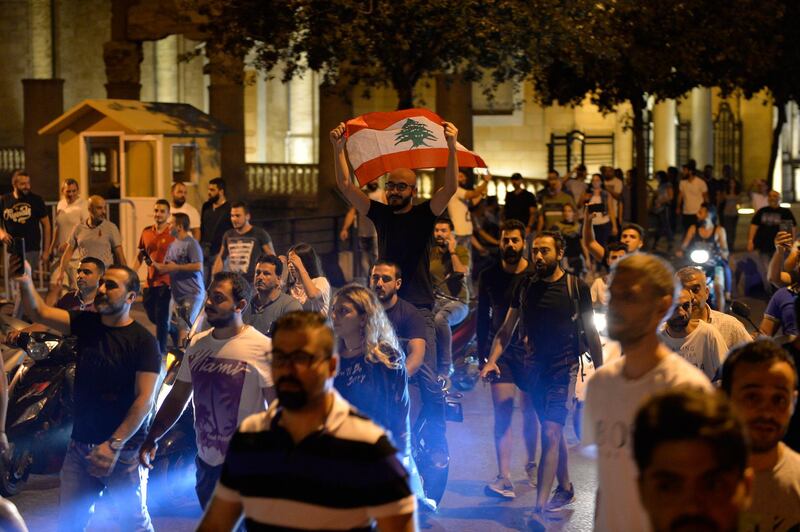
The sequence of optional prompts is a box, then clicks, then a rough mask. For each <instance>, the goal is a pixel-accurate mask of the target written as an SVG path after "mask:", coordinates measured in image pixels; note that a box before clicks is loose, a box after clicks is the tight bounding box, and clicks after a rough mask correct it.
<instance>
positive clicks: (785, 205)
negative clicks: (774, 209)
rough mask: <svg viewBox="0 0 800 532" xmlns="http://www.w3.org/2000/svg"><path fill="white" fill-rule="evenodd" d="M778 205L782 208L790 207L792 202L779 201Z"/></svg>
mask: <svg viewBox="0 0 800 532" xmlns="http://www.w3.org/2000/svg"><path fill="white" fill-rule="evenodd" d="M780 206H781V207H783V208H784V209H790V208H791V207H792V204H791V203H781V204H780Z"/></svg>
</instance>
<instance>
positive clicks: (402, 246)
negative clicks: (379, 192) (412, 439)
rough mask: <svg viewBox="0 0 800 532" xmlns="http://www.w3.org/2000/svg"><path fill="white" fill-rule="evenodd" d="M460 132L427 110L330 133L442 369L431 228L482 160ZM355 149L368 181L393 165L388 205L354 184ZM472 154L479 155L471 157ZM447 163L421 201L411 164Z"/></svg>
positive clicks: (339, 173)
mask: <svg viewBox="0 0 800 532" xmlns="http://www.w3.org/2000/svg"><path fill="white" fill-rule="evenodd" d="M442 136H443V137H444V139H442ZM457 137H458V129H456V127H455V126H454V125H453V124H451V123H449V122H444V121H442V120H441V118H439V117H438V116H437V115H435V114H434V113H432V112H430V111H426V110H424V109H409V110H405V111H397V112H394V113H370V114H368V115H364V116H362V117H358V118H356V119H354V120H350V121H349V122H348V123H347V125H345V124H339V126H338V127H337V128H336V129H334V130H333V131H331V133H330V140H331V143H332V144H333V148H334V159H335V160H334V166H335V169H336V184H337V185H338V187H339V190H340V191H341V192H342V194H343V195H344V196H345V198H346V199H347V201H348V202H350V205H352V206H353V207H355V209H356V210H357V211H358V213H359V214H361V215H366V216H367V217H368V218H369V219H370V220H372V222H373V223H374V224H375V229H376V231H377V234H378V249H379V257H380V258H381V259H383V260H388V261H391V262H394V263H395V264H397V265H398V266H400V268H401V271H402V272H403V276H404V279H403V285H402V287H401V288H400V292H399V295H400V297H402V298H403V299H405V300H407V301H409V302H410V303H412V304H413V305H414V306H415V307H416V308H417V309H419V311H420V313H421V314H422V316H423V317H424V319H425V324H426V352H425V361H426V364H427V365H428V366H429V367H430V368H431V369H433V371H436V344H435V339H436V333H435V328H434V316H433V306H434V302H435V301H434V296H433V282H432V280H431V274H430V270H429V262H430V245H431V235H432V233H433V227H434V225H435V222H436V219H437V218H438V217H439V216H440V215H441V214H442V213H443V212H444V210H445V209H446V208H447V203H448V202H449V201H450V198H451V197H453V194H455V192H456V189H457V188H458V177H457V176H458V166H459V160H461V162H462V163H465V164H464V165H465V166H466V165H469V164H470V162H472V163H473V164H472V165H473V166H474V165H475V164H474V161H475V160H476V159H477V158H476V157H475V156H474V155H473V154H471V153H470V152H468V151H467V150H466V149H465V148H463V146H460V145H458V144H457V142H456V140H457ZM443 140H444V142H442V141H443ZM345 145H346V146H347V153H345ZM465 154H466V155H465ZM445 155H446V157H444V156H445ZM348 156H349V159H350V162H351V163H352V165H353V168H354V170H355V174H356V176H357V177H358V178H359V181H360V184H361V185H364V184H365V183H367V182H369V181H372V180H374V179H376V178H378V177H380V175H382V174H384V173H387V172H388V174H389V175H388V177H387V180H386V185H385V188H386V199H387V201H388V205H384V204H382V203H380V202H377V201H372V200H370V199H369V198H368V197H367V195H366V194H364V192H362V191H361V189H360V188H359V187H358V186H357V185H356V184H354V183H353V180H352V179H351V174H350V167H349V166H348ZM465 157H467V158H468V157H472V160H471V161H470V160H468V159H467V160H464V159H465ZM482 163H483V162H482V161H480V164H481V165H483V164H482ZM445 165H446V168H447V170H446V172H445V181H444V186H443V187H442V188H440V189H439V190H437V191H436V192H435V193H434V194H433V197H432V198H431V199H430V200H428V201H424V202H422V203H420V204H418V205H414V204H413V199H414V197H415V196H416V195H417V176H416V174H415V173H414V171H413V170H412V169H411V168H425V167H432V166H439V167H441V166H445ZM430 406H431V405H425V407H426V408H425V409H424V410H423V415H426V421H427V423H426V428H427V432H428V434H426V435H425V436H426V438H425V440H426V442H428V443H429V445H430V449H431V454H430V455H429V456H430V458H431V460H432V462H433V465H434V466H435V467H437V468H444V467H447V463H448V461H449V457H448V454H449V453H448V451H447V440H446V439H445V420H444V402H443V401H442V402H441V404H440V405H437V407H436V408H435V410H436V412H435V413H434V412H427V413H426V412H425V410H434V408H430Z"/></svg>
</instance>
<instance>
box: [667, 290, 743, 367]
mask: <svg viewBox="0 0 800 532" xmlns="http://www.w3.org/2000/svg"><path fill="white" fill-rule="evenodd" d="M676 303H677V304H676V305H675V308H674V309H673V310H672V315H671V316H670V317H669V319H668V320H667V322H666V323H665V324H664V326H663V327H662V328H661V330H660V331H659V333H658V335H659V338H660V339H661V341H662V342H664V345H666V346H667V347H668V348H670V349H671V350H672V351H674V352H675V353H678V354H679V355H680V356H681V357H683V359H684V360H686V361H687V362H689V363H690V364H691V365H692V366H694V367H696V368H698V369H699V370H700V371H702V372H703V373H705V374H706V377H708V379H709V380H710V381H714V380H715V379H716V377H717V371H718V370H719V368H720V367H721V366H722V361H723V360H725V354H726V353H727V352H728V346H727V345H726V344H725V340H723V339H722V335H721V334H720V333H719V332H718V331H717V330H716V329H715V328H714V327H712V326H711V325H709V324H708V323H706V322H704V321H700V320H695V319H692V312H693V311H692V293H691V292H689V291H688V290H681V291H680V294H679V295H678V298H677V301H676Z"/></svg>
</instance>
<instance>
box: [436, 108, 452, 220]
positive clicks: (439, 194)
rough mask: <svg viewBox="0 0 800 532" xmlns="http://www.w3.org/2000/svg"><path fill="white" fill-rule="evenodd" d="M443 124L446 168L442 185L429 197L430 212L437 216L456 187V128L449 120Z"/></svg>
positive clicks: (442, 210)
mask: <svg viewBox="0 0 800 532" xmlns="http://www.w3.org/2000/svg"><path fill="white" fill-rule="evenodd" d="M442 125H443V126H444V137H445V139H446V140H447V150H448V154H447V169H446V170H445V172H444V186H443V187H442V188H440V189H439V190H437V191H436V192H435V193H434V194H433V197H432V198H431V212H433V214H435V215H436V216H439V215H440V214H442V213H443V212H444V210H445V209H446V208H447V204H448V203H449V202H450V198H452V197H453V194H455V193H456V190H457V189H458V154H457V152H456V142H457V141H458V129H456V126H455V125H453V124H452V123H450V122H442Z"/></svg>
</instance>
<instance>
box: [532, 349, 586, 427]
mask: <svg viewBox="0 0 800 532" xmlns="http://www.w3.org/2000/svg"><path fill="white" fill-rule="evenodd" d="M577 374H578V357H577V356H576V357H565V358H560V359H559V360H558V361H552V360H549V361H545V362H544V363H542V362H539V361H537V363H536V364H534V365H533V367H532V368H531V372H530V379H529V383H530V384H529V388H528V393H530V394H531V397H532V399H533V407H534V408H535V409H536V414H537V415H538V416H539V419H540V420H542V421H552V422H553V423H558V424H559V425H564V424H565V423H566V422H567V414H568V413H569V408H570V405H571V404H572V395H574V383H575V378H576V376H577Z"/></svg>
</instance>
